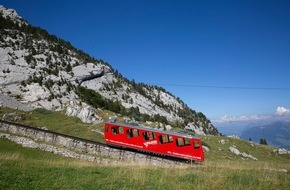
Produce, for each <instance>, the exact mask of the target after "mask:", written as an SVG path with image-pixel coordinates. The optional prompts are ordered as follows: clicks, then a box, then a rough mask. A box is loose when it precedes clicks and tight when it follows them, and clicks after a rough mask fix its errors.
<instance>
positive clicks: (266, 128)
mask: <svg viewBox="0 0 290 190" xmlns="http://www.w3.org/2000/svg"><path fill="white" fill-rule="evenodd" d="M278 118H279V117H278ZM285 118H286V117H285ZM285 118H284V120H283V119H281V118H280V119H277V118H276V119H270V120H269V119H264V120H249V121H231V122H220V123H214V124H215V126H216V127H217V128H218V130H219V131H220V132H221V133H222V134H223V135H225V136H232V135H236V136H239V137H240V138H242V139H244V140H249V139H251V140H252V141H253V142H255V143H259V142H260V139H261V138H263V139H266V141H267V143H268V144H269V145H273V146H277V147H281V148H287V149H290V121H289V119H288V118H287V119H285Z"/></svg>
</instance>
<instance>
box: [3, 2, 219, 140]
mask: <svg viewBox="0 0 290 190" xmlns="http://www.w3.org/2000/svg"><path fill="white" fill-rule="evenodd" d="M0 16H1V18H0V21H1V27H0V29H1V38H0V78H1V80H0V85H1V87H2V90H1V91H0V92H1V93H2V94H4V95H6V96H9V97H14V98H15V99H17V100H18V101H21V102H22V103H25V104H26V105H28V106H29V107H31V108H45V109H48V110H66V112H68V110H69V111H70V113H71V114H72V113H73V115H72V116H78V117H82V116H81V115H82V114H80V112H82V113H84V112H85V113H86V116H87V117H90V118H91V119H89V120H87V119H84V120H83V121H84V122H93V121H96V118H93V116H94V115H97V109H100V108H101V109H109V110H113V111H114V112H115V113H120V114H122V115H125V116H129V117H130V118H132V119H134V120H137V121H138V120H139V121H147V120H148V121H155V122H160V123H164V124H171V125H175V126H177V127H180V128H184V129H187V130H192V131H194V132H195V133H197V134H212V135H219V132H218V130H217V129H216V128H215V127H214V126H213V125H212V123H211V121H210V120H209V119H208V118H207V117H206V116H205V115H204V114H203V113H201V112H196V111H194V110H192V109H191V108H189V107H188V106H187V105H186V104H185V103H184V102H183V101H182V100H180V99H179V98H177V97H175V96H174V95H172V94H171V93H169V92H167V91H166V90H165V89H163V88H162V87H158V86H152V85H146V84H144V83H135V81H134V80H132V81H129V80H128V79H127V78H125V77H123V76H122V75H121V74H120V73H119V72H118V71H117V70H114V69H113V68H112V66H111V65H109V64H108V63H106V62H105V61H103V60H101V59H95V58H93V57H91V56H90V55H88V54H86V53H85V52H83V51H82V50H78V49H77V48H75V47H73V46H72V45H71V44H70V43H69V42H66V41H65V40H63V39H60V38H58V37H56V36H55V35H50V34H49V33H48V32H47V31H46V30H43V29H41V28H39V27H34V26H31V25H30V24H29V23H28V22H27V21H25V20H24V19H23V18H21V17H20V16H18V14H17V12H16V11H15V10H13V9H6V8H5V7H3V6H0ZM80 90H82V93H83V94H82V95H83V96H80V94H78V92H80ZM90 90H92V91H90ZM99 95H100V96H99ZM93 97H94V98H95V103H96V102H98V103H96V104H95V105H94V106H92V105H90V104H91V103H92V102H90V101H89V100H92V99H93ZM96 97H99V99H96ZM82 98H83V99H82ZM100 102H103V103H104V104H105V105H103V104H99V103H100ZM72 110H78V111H75V112H71V111H72ZM74 114H76V115H74ZM97 117H98V119H97V120H99V116H97Z"/></svg>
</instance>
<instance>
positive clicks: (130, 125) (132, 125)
mask: <svg viewBox="0 0 290 190" xmlns="http://www.w3.org/2000/svg"><path fill="white" fill-rule="evenodd" d="M106 123H111V124H115V125H118V126H122V127H132V128H135V129H141V130H148V131H152V132H158V133H164V134H167V135H176V136H181V137H186V138H195V139H200V138H199V137H197V136H193V135H190V134H187V133H180V132H172V131H164V130H161V129H154V128H151V127H146V126H140V125H138V124H137V125H134V124H130V123H118V122H111V121H107V122H106Z"/></svg>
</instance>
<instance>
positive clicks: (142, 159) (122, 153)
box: [0, 120, 187, 166]
mask: <svg viewBox="0 0 290 190" xmlns="http://www.w3.org/2000/svg"><path fill="white" fill-rule="evenodd" d="M0 131H3V132H7V133H12V134H14V135H19V136H25V137H29V138H30V139H32V140H34V141H40V142H45V143H49V144H55V145H60V146H62V147H63V148H65V149H69V150H73V151H77V152H80V153H81V154H87V153H88V154H90V155H94V156H95V159H88V160H90V161H93V160H95V161H97V162H100V159H99V158H100V157H101V158H110V159H111V160H112V162H115V163H117V162H116V161H117V160H118V162H119V161H122V162H124V163H135V164H144V165H156V166H177V165H178V166H186V165H187V164H185V163H181V162H178V161H173V160H168V159H164V158H162V157H155V156H152V155H147V154H141V153H138V152H131V151H127V150H124V149H116V148H112V147H108V146H106V145H105V144H102V143H98V142H93V141H88V140H85V139H80V138H76V137H72V136H68V135H65V134H60V133H55V132H52V131H49V130H44V129H38V128H33V127H29V126H25V125H19V124H15V123H10V122H6V121H2V120H0ZM2 136H3V135H2ZM4 136H5V135H4ZM19 138H20V137H19ZM55 152H57V151H55ZM67 157H69V156H67ZM79 157H80V156H79ZM101 160H102V159H101ZM103 160H104V161H105V162H106V163H108V159H103Z"/></svg>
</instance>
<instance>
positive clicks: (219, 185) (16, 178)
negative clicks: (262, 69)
mask: <svg viewBox="0 0 290 190" xmlns="http://www.w3.org/2000/svg"><path fill="white" fill-rule="evenodd" d="M8 111H11V110H7V109H6V108H5V109H4V108H1V110H0V115H2V114H3V113H5V112H6V113H7V112H8ZM18 114H19V113H18ZM25 114H26V117H27V119H26V120H25V123H26V124H32V125H34V126H39V127H42V126H46V127H47V128H49V129H53V130H55V131H58V132H63V133H68V134H71V135H75V136H80V137H85V138H86V137H87V138H90V139H100V138H102V137H101V135H99V134H98V133H92V132H91V129H100V130H101V125H100V126H93V125H87V124H86V125H84V124H82V123H81V122H80V121H79V120H78V119H76V118H68V117H65V116H64V115H63V114H61V113H59V112H54V113H41V111H40V112H39V111H38V112H33V113H32V114H30V113H25ZM103 114H105V115H108V114H107V113H103ZM51 118H53V119H51ZM201 138H202V140H203V141H204V142H206V144H207V145H208V146H209V147H210V152H208V153H206V155H205V158H206V161H205V162H204V163H203V164H201V165H200V166H196V167H192V168H159V167H153V166H150V167H145V166H126V167H125V166H101V165H97V164H95V163H89V162H85V161H80V160H73V159H69V158H63V157H60V156H58V155H53V154H51V153H46V152H42V151H39V150H34V149H27V148H22V147H21V146H19V145H16V144H15V143H13V142H9V141H7V140H4V139H0V168H1V169H0V189H288V188H289V187H290V172H289V171H290V157H289V156H288V155H276V154H274V153H272V150H273V148H272V147H269V146H259V145H251V144H250V143H249V142H246V141H242V140H237V139H229V138H224V137H208V136H206V137H201ZM220 139H225V140H226V144H225V145H222V144H220V143H219V140H220ZM232 145H236V147H237V148H238V149H239V150H240V151H243V152H246V153H248V154H252V155H253V156H255V157H257V158H258V159H259V161H250V160H243V159H241V157H240V156H235V155H233V154H232V153H230V151H229V150H228V148H229V146H232ZM284 170H287V171H288V172H285V171H284Z"/></svg>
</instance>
